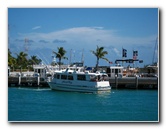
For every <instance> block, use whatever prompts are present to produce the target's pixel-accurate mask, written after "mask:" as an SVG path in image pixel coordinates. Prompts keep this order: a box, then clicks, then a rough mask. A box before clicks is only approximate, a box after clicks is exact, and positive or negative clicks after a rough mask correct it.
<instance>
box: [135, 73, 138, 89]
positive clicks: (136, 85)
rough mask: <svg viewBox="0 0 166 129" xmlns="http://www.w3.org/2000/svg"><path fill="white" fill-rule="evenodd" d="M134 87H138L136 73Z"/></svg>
mask: <svg viewBox="0 0 166 129" xmlns="http://www.w3.org/2000/svg"><path fill="white" fill-rule="evenodd" d="M135 87H136V89H137V88H138V76H137V75H136V76H135Z"/></svg>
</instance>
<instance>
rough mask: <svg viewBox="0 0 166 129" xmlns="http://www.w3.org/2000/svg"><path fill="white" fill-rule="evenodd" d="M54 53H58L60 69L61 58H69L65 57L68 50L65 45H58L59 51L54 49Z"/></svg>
mask: <svg viewBox="0 0 166 129" xmlns="http://www.w3.org/2000/svg"><path fill="white" fill-rule="evenodd" d="M53 53H54V54H55V55H56V58H58V59H59V70H60V69H61V60H62V59H68V58H67V57H65V54H66V50H65V49H64V48H63V47H60V48H59V47H58V52H55V51H53Z"/></svg>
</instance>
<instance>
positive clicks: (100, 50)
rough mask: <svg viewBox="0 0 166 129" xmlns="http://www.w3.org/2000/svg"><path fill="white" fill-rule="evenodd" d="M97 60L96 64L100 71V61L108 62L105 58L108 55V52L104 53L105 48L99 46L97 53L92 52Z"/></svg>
mask: <svg viewBox="0 0 166 129" xmlns="http://www.w3.org/2000/svg"><path fill="white" fill-rule="evenodd" d="M91 52H92V53H93V54H94V55H95V56H96V58H97V62H96V70H98V65H99V59H104V60H106V61H108V59H107V58H105V57H104V56H105V55H106V54H108V52H107V51H104V47H99V46H97V48H96V51H91Z"/></svg>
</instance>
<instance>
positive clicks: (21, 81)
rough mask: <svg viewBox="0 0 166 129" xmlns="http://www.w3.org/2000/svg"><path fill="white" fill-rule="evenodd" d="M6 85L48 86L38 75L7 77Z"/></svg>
mask: <svg viewBox="0 0 166 129" xmlns="http://www.w3.org/2000/svg"><path fill="white" fill-rule="evenodd" d="M8 86H9V87H10V86H27V87H49V86H48V84H47V82H46V81H45V80H44V78H40V77H10V76H9V77H8Z"/></svg>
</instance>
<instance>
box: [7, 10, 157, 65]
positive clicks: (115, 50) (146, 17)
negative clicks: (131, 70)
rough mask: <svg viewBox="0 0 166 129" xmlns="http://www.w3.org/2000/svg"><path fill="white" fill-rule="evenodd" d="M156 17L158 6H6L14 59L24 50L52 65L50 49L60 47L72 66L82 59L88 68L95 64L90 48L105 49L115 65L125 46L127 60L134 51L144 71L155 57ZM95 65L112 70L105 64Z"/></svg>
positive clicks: (9, 42)
mask: <svg viewBox="0 0 166 129" xmlns="http://www.w3.org/2000/svg"><path fill="white" fill-rule="evenodd" d="M158 15H159V14H158V8H8V39H9V40H8V48H9V49H10V51H11V52H12V54H13V56H14V55H15V54H14V53H19V52H21V51H24V52H27V53H28V55H29V58H30V56H32V55H35V56H37V57H38V58H40V59H42V61H43V63H45V64H50V63H51V61H52V55H53V53H52V51H57V47H64V49H65V50H66V51H67V53H66V56H67V57H68V58H70V57H71V62H80V61H81V59H82V55H83V57H84V62H85V65H86V66H95V64H96V57H95V56H94V55H93V54H92V53H91V50H96V48H97V46H99V47H104V50H106V51H108V54H107V55H106V58H108V59H109V60H110V61H111V62H113V63H114V62H115V60H116V59H122V48H124V49H126V50H127V57H126V58H125V59H132V58H133V50H136V51H138V57H137V58H138V59H139V60H143V63H139V62H135V66H137V67H143V66H144V65H148V64H152V62H153V61H157V58H158V55H157V54H158V51H157V50H156V49H155V48H157V47H155V45H156V43H158V41H157V40H158V35H159V32H158V30H159V25H158V24H159V23H158V17H159V16H158ZM25 39H26V40H25ZM70 55H71V56H70ZM57 61H58V59H57ZM62 61H63V62H64V63H65V64H68V63H69V60H62ZM99 65H104V66H110V64H109V63H108V62H106V61H104V60H100V62H99ZM112 65H115V64H112ZM123 65H124V66H128V65H131V64H128V63H124V64H123ZM131 66H132V65H131Z"/></svg>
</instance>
